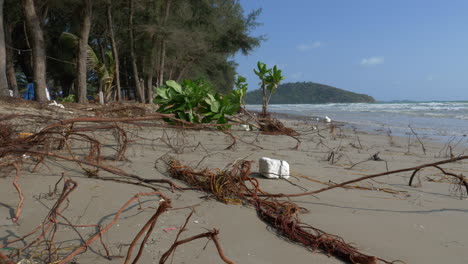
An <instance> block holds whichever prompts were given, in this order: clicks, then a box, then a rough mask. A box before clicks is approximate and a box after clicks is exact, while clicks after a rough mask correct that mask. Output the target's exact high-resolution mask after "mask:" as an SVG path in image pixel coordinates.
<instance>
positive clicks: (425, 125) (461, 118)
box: [247, 102, 468, 136]
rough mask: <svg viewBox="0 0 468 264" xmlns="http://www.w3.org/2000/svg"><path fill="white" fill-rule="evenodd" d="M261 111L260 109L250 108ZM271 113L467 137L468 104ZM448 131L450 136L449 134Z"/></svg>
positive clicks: (274, 108) (290, 108) (322, 107)
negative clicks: (409, 126)
mask: <svg viewBox="0 0 468 264" xmlns="http://www.w3.org/2000/svg"><path fill="white" fill-rule="evenodd" d="M247 109H249V110H261V105H248V106H247ZM268 109H269V111H271V112H279V113H287V114H294V115H302V116H326V115H327V116H329V117H330V118H331V119H332V120H336V121H343V122H348V123H351V124H355V125H358V126H363V127H367V128H371V129H379V128H382V127H384V126H385V127H389V128H391V129H392V131H394V132H396V133H397V134H398V133H400V134H405V133H407V132H408V125H411V127H413V129H417V130H418V131H421V132H422V133H425V134H427V135H447V136H450V135H464V134H467V133H468V122H466V120H468V102H403V103H393V102H392V103H373V104H368V103H354V104H350V103H330V104H298V105H294V104H284V105H270V106H269V108H268ZM448 131H449V132H448Z"/></svg>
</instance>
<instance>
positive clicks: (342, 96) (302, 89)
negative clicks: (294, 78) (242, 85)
mask: <svg viewBox="0 0 468 264" xmlns="http://www.w3.org/2000/svg"><path fill="white" fill-rule="evenodd" d="M245 102H246V104H261V103H262V92H261V90H260V89H258V90H255V91H251V92H248V93H247V95H246V99H245ZM374 102H375V99H374V98H373V97H372V96H369V95H365V94H358V93H353V92H349V91H345V90H342V89H338V88H336V87H332V86H328V85H323V84H319V83H313V82H296V83H285V84H282V85H280V86H279V87H278V89H277V90H276V92H275V93H274V94H273V95H272V96H271V100H270V104H325V103H374Z"/></svg>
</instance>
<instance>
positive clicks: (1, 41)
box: [0, 0, 10, 96]
mask: <svg viewBox="0 0 468 264" xmlns="http://www.w3.org/2000/svg"><path fill="white" fill-rule="evenodd" d="M3 3H4V1H3V0H0V96H9V95H10V92H9V91H8V80H7V74H6V49H5V30H4V28H3Z"/></svg>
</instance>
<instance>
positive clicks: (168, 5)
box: [158, 0, 172, 86]
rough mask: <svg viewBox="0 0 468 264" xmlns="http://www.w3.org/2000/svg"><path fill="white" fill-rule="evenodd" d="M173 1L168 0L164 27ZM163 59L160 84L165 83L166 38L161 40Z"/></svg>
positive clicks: (160, 69)
mask: <svg viewBox="0 0 468 264" xmlns="http://www.w3.org/2000/svg"><path fill="white" fill-rule="evenodd" d="M171 2H172V0H166V8H165V14H164V20H163V27H164V26H166V24H167V19H168V18H169V10H170V9H171ZM160 59H161V61H160V64H159V78H158V79H159V80H158V81H159V83H158V86H161V85H163V83H164V64H165V59H166V40H165V39H164V38H163V39H162V40H161V57H160Z"/></svg>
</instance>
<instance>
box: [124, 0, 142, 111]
mask: <svg viewBox="0 0 468 264" xmlns="http://www.w3.org/2000/svg"><path fill="white" fill-rule="evenodd" d="M129 9H130V15H129V17H128V25H129V35H130V57H131V58H130V59H131V63H132V70H133V81H134V82H135V90H136V94H137V97H138V101H139V102H140V103H144V102H145V93H144V91H143V89H141V85H140V78H139V77H138V67H137V59H136V55H135V39H134V38H135V37H134V32H133V13H134V10H133V0H129Z"/></svg>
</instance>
